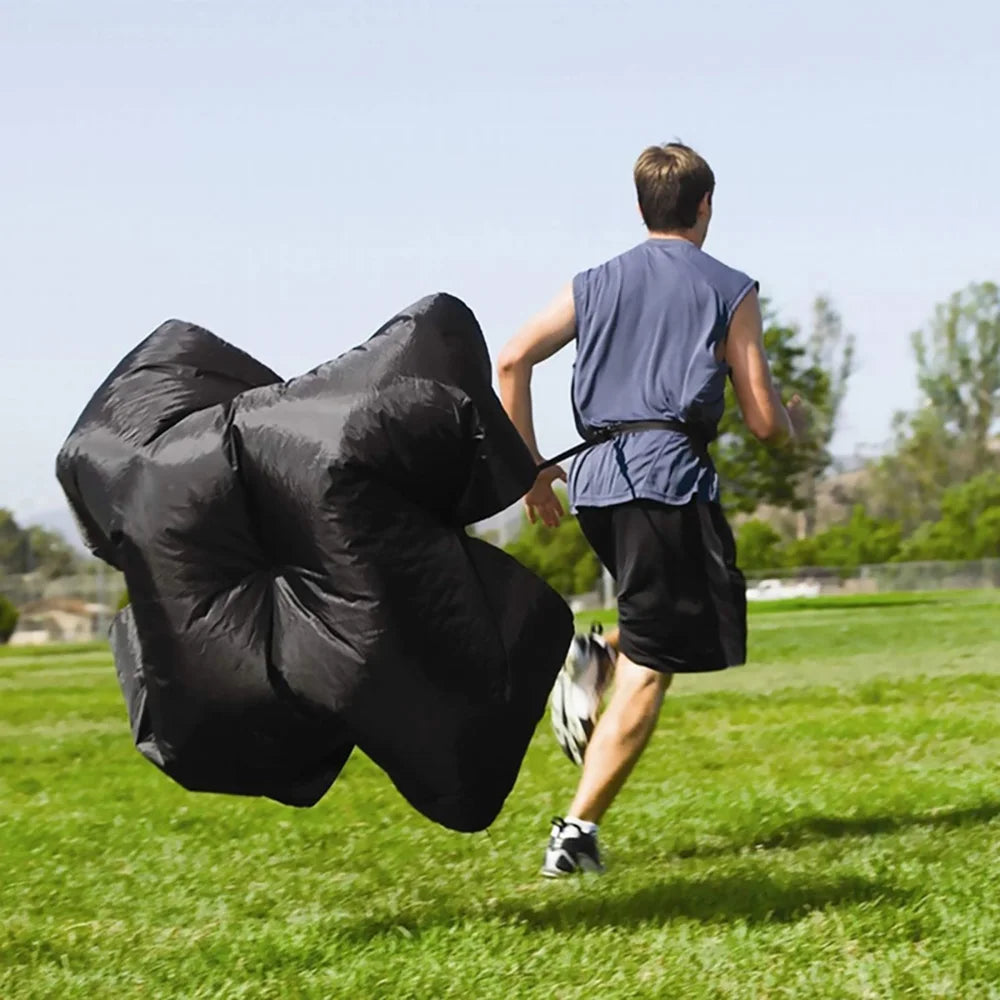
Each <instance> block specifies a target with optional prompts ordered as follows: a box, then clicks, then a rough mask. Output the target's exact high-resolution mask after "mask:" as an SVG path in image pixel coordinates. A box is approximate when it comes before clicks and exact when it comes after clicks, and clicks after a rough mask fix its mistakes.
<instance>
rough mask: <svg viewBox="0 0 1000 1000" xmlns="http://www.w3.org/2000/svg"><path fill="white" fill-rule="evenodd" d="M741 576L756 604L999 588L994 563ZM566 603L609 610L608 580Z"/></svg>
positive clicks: (999, 567) (998, 563)
mask: <svg viewBox="0 0 1000 1000" xmlns="http://www.w3.org/2000/svg"><path fill="white" fill-rule="evenodd" d="M745 575H746V578H747V593H748V596H749V597H750V598H751V599H759V600H764V599H779V598H789V597H816V596H820V595H830V596H833V595H836V594H879V593H893V592H896V593H900V592H905V591H922V590H923V591H926V590H984V589H988V588H992V587H1000V559H977V560H973V561H970V562H909V563H882V564H879V565H873V566H859V567H857V568H855V569H838V568H836V567H830V566H802V567H796V568H794V569H787V568H786V569H769V570H753V571H750V572H747V573H746V574H745ZM570 604H571V606H572V607H573V610H574V611H589V610H593V609H596V608H611V607H614V604H615V586H614V581H613V580H612V579H611V577H610V576H609V575H608V574H607V573H605V574H604V576H603V578H602V579H601V580H600V581H599V582H598V586H597V588H596V589H595V590H594V591H592V592H591V593H589V594H577V595H576V596H574V597H572V598H570Z"/></svg>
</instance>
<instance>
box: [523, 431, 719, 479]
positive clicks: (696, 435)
mask: <svg viewBox="0 0 1000 1000" xmlns="http://www.w3.org/2000/svg"><path fill="white" fill-rule="evenodd" d="M638 431H677V432H679V433H680V434H684V435H686V436H687V437H689V438H690V439H691V441H692V442H693V443H694V444H695V445H696V446H697V450H698V453H699V455H707V454H708V439H707V437H706V435H705V432H704V431H703V430H702V429H701V428H698V427H694V426H693V425H692V424H685V423H684V422H683V421H681V420H628V421H622V422H621V423H617V424H608V426H607V427H601V428H599V429H597V430H594V431H592V432H590V433H589V434H588V435H587V440H586V441H581V442H580V443H579V444H575V445H573V447H572V448H567V449H566V450H565V451H561V452H560V453H559V454H558V455H556V456H555V458H547V459H546V460H545V461H544V462H540V463H539V464H538V465H537V466H536V469H537V471H538V472H544V471H545V470H546V469H551V468H552V466H554V465H558V464H559V463H560V462H565V461H566V459H567V458H572V457H573V456H574V455H579V454H580V452H582V451H586V450H587V449H588V448H593V447H594V445H598V444H604V442H605V441H610V440H611V439H612V438H616V437H619V436H620V435H622V434H635V433H637V432H638Z"/></svg>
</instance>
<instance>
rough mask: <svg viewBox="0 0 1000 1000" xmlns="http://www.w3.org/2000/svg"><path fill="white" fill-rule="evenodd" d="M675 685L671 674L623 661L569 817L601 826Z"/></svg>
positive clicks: (585, 762)
mask: <svg viewBox="0 0 1000 1000" xmlns="http://www.w3.org/2000/svg"><path fill="white" fill-rule="evenodd" d="M671 679H672V675H671V674H667V673H662V672H661V671H659V670H650V669H649V668H648V667H641V666H639V665H638V664H635V663H633V662H632V661H631V660H629V659H628V658H627V657H626V656H624V655H619V656H618V662H617V664H616V666H615V681H614V690H613V691H612V694H611V701H610V702H609V703H608V706H607V708H606V709H605V710H604V712H603V713H602V714H601V716H600V718H599V719H598V721H597V726H596V727H595V729H594V734H593V736H592V737H591V738H590V745H589V746H588V747H587V753H586V756H585V757H584V760H583V774H582V775H581V777H580V783H579V785H578V786H577V791H576V796H575V797H574V799H573V803H572V805H571V806H570V808H569V813H568V814H567V815H569V816H572V817H574V818H576V819H581V820H585V821H586V822H589V823H599V822H600V821H601V818H602V817H603V816H604V813H605V812H607V810H608V808H609V807H610V805H611V803H612V802H613V801H614V799H615V796H616V795H617V794H618V792H619V791H620V790H621V788H622V785H624V784H625V780H626V779H627V778H628V776H629V774H631V772H632V768H633V767H635V764H636V762H637V761H638V760H639V757H640V756H641V755H642V751H643V750H644V749H645V748H646V744H647V743H648V742H649V738H650V736H651V735H652V733H653V730H654V729H655V728H656V720H657V718H658V717H659V714H660V706H661V705H662V704H663V696H664V695H665V694H666V691H667V688H669V687H670V681H671Z"/></svg>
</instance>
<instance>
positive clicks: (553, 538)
mask: <svg viewBox="0 0 1000 1000" xmlns="http://www.w3.org/2000/svg"><path fill="white" fill-rule="evenodd" d="M505 551H507V552H508V553H509V554H510V555H512V556H513V557H514V558H515V559H517V560H518V561H519V562H520V563H522V564H523V565H524V566H526V567H527V568H528V569H530V570H531V571H532V572H533V573H536V574H537V575H538V576H540V577H541V578H542V579H543V580H544V581H545V582H546V583H547V584H548V585H549V586H550V587H552V588H553V589H554V590H557V591H558V592H559V593H560V594H562V595H564V596H566V597H569V596H572V595H574V594H586V593H588V592H589V591H591V590H593V589H594V588H595V587H596V586H597V581H598V579H599V578H600V575H601V565H600V562H599V561H598V559H597V556H596V555H595V554H594V551H593V549H591V547H590V544H589V543H588V542H587V539H586V538H585V537H584V534H583V531H582V530H581V528H580V523H579V521H577V519H576V518H575V517H573V516H569V517H565V518H563V519H562V521H561V522H560V523H559V526H558V527H557V528H547V527H545V525H543V524H542V523H541V522H537V523H535V524H531V523H529V522H528V520H527V518H525V520H524V524H523V526H522V528H521V532H520V534H519V535H518V536H517V538H516V539H515V540H514V541H513V542H511V543H510V544H509V545H507V546H505Z"/></svg>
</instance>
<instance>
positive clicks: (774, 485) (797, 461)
mask: <svg viewBox="0 0 1000 1000" xmlns="http://www.w3.org/2000/svg"><path fill="white" fill-rule="evenodd" d="M762 308H763V312H764V323H765V329H764V346H765V347H766V349H767V355H768V359H769V361H770V364H771V370H772V372H773V374H774V378H775V381H776V382H777V384H778V385H779V387H780V389H781V392H782V394H783V396H784V397H785V398H788V397H789V396H791V395H792V394H793V393H795V392H797V393H799V394H800V395H801V396H802V398H803V399H805V400H806V401H807V402H808V403H809V405H810V406H811V408H812V409H813V412H814V414H815V419H816V427H815V431H814V433H813V434H812V435H811V436H810V440H809V442H808V443H807V444H805V445H800V446H798V447H796V448H764V447H761V444H760V442H759V441H757V439H756V438H754V437H753V435H752V434H751V433H750V431H749V430H748V429H747V427H746V425H745V424H744V423H743V420H742V418H741V416H740V413H739V407H738V405H737V403H736V397H735V394H734V393H733V389H732V385H731V384H730V385H727V387H726V412H725V414H724V415H723V418H722V421H721V422H720V424H719V439H718V443H717V444H716V446H715V461H716V467H717V468H718V470H719V477H720V479H721V481H722V488H723V492H724V494H725V502H726V505H727V506H728V507H730V508H732V509H734V510H741V511H747V512H749V511H752V510H754V509H755V508H756V507H757V506H759V505H760V504H770V505H772V506H775V507H790V508H793V509H796V510H801V509H803V508H804V507H806V506H807V505H808V504H809V503H810V491H809V484H810V483H815V481H816V480H818V479H819V477H820V476H821V475H822V473H823V472H824V470H825V469H827V468H828V467H829V465H830V461H831V455H830V453H829V450H828V446H829V443H830V439H831V438H832V436H833V432H834V429H835V427H836V420H837V415H838V412H839V409H840V404H841V401H842V400H843V396H844V392H845V390H846V386H847V381H848V379H849V378H850V374H851V371H852V370H853V357H854V340H853V338H852V337H851V336H850V335H845V334H844V331H843V326H842V324H841V322H840V317H839V316H838V315H837V313H836V312H835V311H834V310H833V308H832V307H831V306H830V303H829V302H828V301H827V300H826V299H818V300H817V301H816V305H815V309H814V312H815V315H814V323H813V330H812V333H811V334H810V335H809V336H807V337H803V336H802V335H801V333H800V331H799V329H798V328H797V327H796V326H788V325H783V324H780V323H779V322H778V320H777V318H776V316H775V314H774V312H773V311H772V310H771V308H770V305H769V303H768V302H767V300H764V301H763V302H762Z"/></svg>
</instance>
